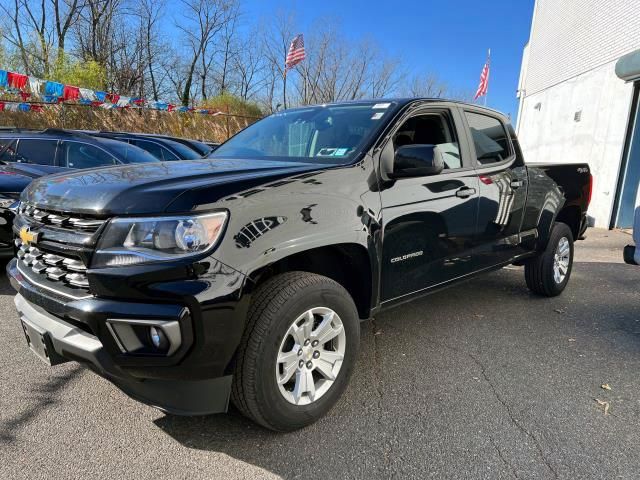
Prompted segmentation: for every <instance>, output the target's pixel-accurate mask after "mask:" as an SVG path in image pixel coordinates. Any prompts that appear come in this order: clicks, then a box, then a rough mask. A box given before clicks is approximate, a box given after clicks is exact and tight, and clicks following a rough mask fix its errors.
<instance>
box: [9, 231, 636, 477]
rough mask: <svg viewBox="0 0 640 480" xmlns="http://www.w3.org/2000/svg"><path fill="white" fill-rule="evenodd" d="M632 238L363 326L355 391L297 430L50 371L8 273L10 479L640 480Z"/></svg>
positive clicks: (598, 239)
mask: <svg viewBox="0 0 640 480" xmlns="http://www.w3.org/2000/svg"><path fill="white" fill-rule="evenodd" d="M630 241H631V237H630V235H628V234H626V233H623V232H608V231H604V230H600V231H598V230H590V231H589V234H588V239H587V240H586V241H584V242H579V243H578V244H577V247H576V263H575V264H574V270H573V274H572V279H571V281H570V283H569V286H568V288H567V290H566V291H565V292H564V294H563V295H562V296H560V297H557V298H554V299H545V298H538V297H535V296H533V295H531V294H530V293H529V292H528V290H527V288H526V286H525V283H524V276H523V273H522V268H517V267H509V268H507V269H503V270H501V271H498V272H495V273H491V274H489V275H486V276H482V277H478V278H476V279H474V280H472V281H469V282H467V283H464V284H462V285H460V286H458V287H456V288H452V289H448V290H445V291H442V292H440V293H437V294H434V295H431V296H428V297H425V298H423V299H420V300H417V301H415V302H412V303H409V304H406V305H404V306H401V307H397V308H395V309H393V310H390V311H388V312H385V313H383V314H380V315H378V316H377V317H376V318H375V319H373V320H370V321H367V322H365V323H362V325H361V328H362V335H361V336H362V340H361V351H360V359H359V364H358V366H357V368H356V371H355V374H354V376H353V378H352V381H351V384H350V386H349V388H348V389H347V392H346V394H345V395H344V397H343V398H342V400H341V401H340V402H339V403H338V405H337V406H336V407H335V408H334V409H333V410H332V411H331V413H330V414H329V415H328V416H327V417H325V418H323V419H322V420H321V421H319V422H317V423H316V424H314V425H312V426H311V427H309V428H307V429H305V430H302V431H299V432H294V433H290V434H276V433H272V432H269V431H266V430H264V429H262V428H260V427H258V426H256V425H254V424H252V423H251V422H249V421H247V420H245V419H244V418H243V417H241V416H240V415H239V414H238V413H236V412H233V411H232V412H231V413H229V414H227V415H215V416H210V417H191V418H182V417H174V416H166V415H164V414H163V413H161V412H159V411H156V410H154V409H153V408H150V407H147V406H144V405H141V404H139V403H136V402H135V401H133V400H130V399H129V398H128V397H126V396H125V395H124V394H122V393H121V392H120V391H119V390H118V389H117V388H116V387H114V386H112V385H111V384H109V383H108V382H107V381H105V380H103V379H101V378H99V377H97V376H96V375H94V374H92V373H90V372H88V371H86V370H84V369H82V368H81V367H79V366H78V365H77V364H75V363H67V364H64V365H60V366H57V367H54V368H49V367H47V366H45V365H44V364H43V363H41V362H40V360H38V359H37V358H36V357H35V356H34V355H33V354H31V353H30V351H29V350H28V348H27V346H26V343H25V340H24V337H23V335H22V333H21V329H20V328H19V326H18V318H17V315H16V313H15V310H14V307H13V303H12V294H13V292H12V290H11V288H10V286H9V284H8V282H7V280H6V278H4V277H3V278H2V280H1V281H0V459H1V460H0V478H1V479H5V478H6V479H22V478H25V479H26V478H28V479H34V478H43V479H44V478H83V479H84V478H139V479H146V478H149V479H151V478H172V479H176V478H193V479H195V478H226V479H237V478H246V479H255V478H286V479H288V478H305V479H310V478H366V479H374V478H429V477H431V478H487V479H489V478H490V479H494V478H495V479H498V478H567V479H578V478H589V479H594V478H638V475H639V472H640V455H638V452H639V451H640V428H639V422H640V293H639V292H638V285H640V267H634V266H629V265H625V264H623V263H621V262H622V247H623V246H624V245H625V244H626V243H629V242H630ZM603 386H604V387H605V388H603ZM608 388H610V389H608ZM605 410H606V413H605Z"/></svg>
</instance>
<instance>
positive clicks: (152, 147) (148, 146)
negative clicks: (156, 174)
mask: <svg viewBox="0 0 640 480" xmlns="http://www.w3.org/2000/svg"><path fill="white" fill-rule="evenodd" d="M132 143H133V144H134V145H135V146H136V147H140V148H142V149H143V150H145V151H147V152H149V153H150V154H151V155H153V156H154V157H156V158H157V159H158V160H169V159H165V158H164V152H163V150H164V149H163V148H162V147H161V146H160V145H158V144H157V143H154V142H147V141H145V140H133V141H132Z"/></svg>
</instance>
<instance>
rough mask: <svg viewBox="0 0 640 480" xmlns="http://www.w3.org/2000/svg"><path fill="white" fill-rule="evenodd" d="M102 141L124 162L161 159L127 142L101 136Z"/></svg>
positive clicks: (156, 160) (143, 161)
mask: <svg viewBox="0 0 640 480" xmlns="http://www.w3.org/2000/svg"><path fill="white" fill-rule="evenodd" d="M100 142H101V143H102V144H104V146H105V147H106V148H108V149H109V150H110V151H111V153H113V154H115V155H116V157H117V158H118V160H120V161H121V162H122V163H149V162H159V161H160V160H158V159H157V158H156V157H154V156H153V155H151V154H150V153H149V152H147V151H145V150H143V149H141V148H139V147H136V146H135V145H130V144H128V143H126V142H121V141H119V140H111V139H109V138H101V139H100Z"/></svg>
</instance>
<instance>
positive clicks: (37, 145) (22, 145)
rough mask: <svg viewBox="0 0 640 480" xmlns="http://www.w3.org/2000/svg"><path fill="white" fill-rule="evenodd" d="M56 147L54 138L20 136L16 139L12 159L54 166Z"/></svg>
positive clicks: (56, 143)
mask: <svg viewBox="0 0 640 480" xmlns="http://www.w3.org/2000/svg"><path fill="white" fill-rule="evenodd" d="M57 149H58V140H55V139H50V138H42V139H40V138H21V139H19V140H18V147H17V150H16V153H15V156H14V161H15V162H18V163H32V164H36V165H49V166H54V165H55V164H56V151H57Z"/></svg>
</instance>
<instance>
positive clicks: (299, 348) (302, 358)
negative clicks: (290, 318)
mask: <svg viewBox="0 0 640 480" xmlns="http://www.w3.org/2000/svg"><path fill="white" fill-rule="evenodd" d="M346 343H347V339H346V335H345V332H344V326H343V325H342V320H340V317H339V316H338V314H337V313H336V312H334V311H333V310H331V309H330V308H325V307H315V308H312V309H310V310H307V311H306V312H304V313H303V314H302V315H300V316H299V317H298V318H297V319H296V321H295V322H293V323H292V324H291V326H290V327H289V330H287V333H286V334H285V336H284V338H283V339H282V342H281V343H280V348H279V349H278V358H277V360H276V381H277V382H278V388H279V389H280V393H281V394H282V396H283V397H284V398H285V400H287V401H288V402H289V403H293V404H294V405H308V404H310V403H313V402H315V401H316V400H318V399H319V398H320V397H322V396H323V395H324V394H325V393H327V391H328V390H329V389H330V388H331V386H332V385H333V383H334V382H335V380H336V378H337V377H338V373H339V372H340V368H341V367H342V361H343V359H344V354H345V347H346Z"/></svg>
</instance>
